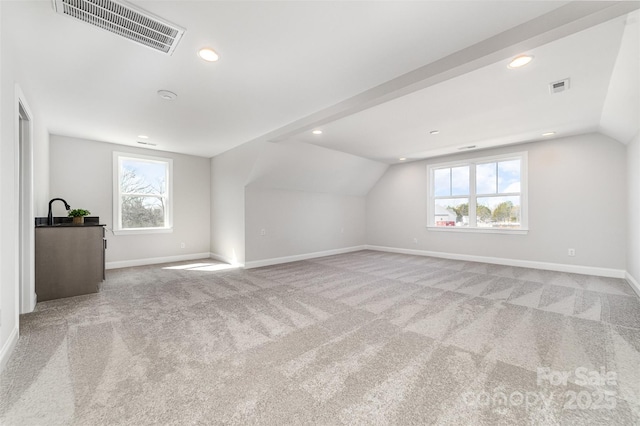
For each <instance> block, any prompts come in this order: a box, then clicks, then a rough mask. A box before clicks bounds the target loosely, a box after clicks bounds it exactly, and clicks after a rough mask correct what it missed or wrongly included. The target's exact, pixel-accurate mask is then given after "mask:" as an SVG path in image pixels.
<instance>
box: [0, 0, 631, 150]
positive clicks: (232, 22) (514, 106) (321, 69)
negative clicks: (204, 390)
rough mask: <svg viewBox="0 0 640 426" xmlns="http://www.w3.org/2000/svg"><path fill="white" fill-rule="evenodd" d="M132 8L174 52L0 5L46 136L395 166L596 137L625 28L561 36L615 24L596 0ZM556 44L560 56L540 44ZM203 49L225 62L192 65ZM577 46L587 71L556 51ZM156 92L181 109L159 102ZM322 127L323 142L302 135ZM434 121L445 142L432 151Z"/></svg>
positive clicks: (19, 5) (32, 8) (41, 9)
mask: <svg viewBox="0 0 640 426" xmlns="http://www.w3.org/2000/svg"><path fill="white" fill-rule="evenodd" d="M134 3H135V4H136V5H137V6H139V7H141V8H143V9H146V10H148V11H150V12H152V13H154V14H156V15H158V16H160V17H162V18H165V19H167V20H169V21H172V22H174V23H175V24H177V25H180V26H182V27H184V28H186V33H185V35H184V37H183V39H182V40H181V41H180V44H179V45H178V47H177V49H176V51H175V53H174V54H173V56H167V55H164V54H161V53H158V52H155V51H153V50H151V49H148V48H145V47H142V46H139V45H137V44H134V43H132V42H130V41H128V40H125V39H121V38H119V37H118V36H115V35H113V34H110V33H108V32H105V31H102V30H99V29H97V28H94V27H92V26H90V25H87V24H84V23H80V22H76V21H74V20H72V19H70V18H67V17H64V16H60V15H57V14H55V13H54V11H53V8H52V6H51V2H50V1H45V0H43V1H28V0H23V1H19V2H2V6H1V7H2V26H1V30H2V32H3V34H2V40H3V49H5V48H6V46H7V45H9V47H10V48H12V51H11V52H9V53H7V54H10V55H11V57H10V58H11V60H12V61H14V66H15V67H16V69H17V70H18V71H19V72H18V74H19V75H20V78H21V79H22V80H23V83H24V85H25V86H27V87H28V88H29V92H28V94H31V98H30V99H28V100H29V103H30V104H31V105H32V107H33V108H34V109H35V110H36V111H37V113H38V118H39V119H40V120H43V121H44V122H45V124H46V126H47V127H48V129H49V131H50V132H51V133H54V134H60V135H68V136H75V137H82V138H87V139H93V140H98V141H106V142H114V143H121V144H129V145H136V140H137V138H136V136H137V135H139V134H146V135H149V136H150V139H149V141H150V142H152V143H156V144H157V149H161V150H167V151H175V152H182V153H187V154H193V155H200V156H205V157H210V156H214V155H217V154H219V153H221V152H224V151H226V150H228V149H231V148H233V147H235V146H238V145H240V144H243V143H245V142H248V141H252V140H257V139H264V140H273V139H279V140H302V141H309V142H312V143H319V144H320V145H322V146H326V147H329V148H333V149H336V150H340V151H345V152H351V153H354V154H357V155H360V156H363V157H368V158H372V159H378V160H383V161H386V162H393V161H395V160H396V159H397V157H399V156H411V155H418V154H419V153H420V152H421V151H433V150H438V149H444V148H446V146H447V145H448V144H453V145H459V144H467V142H474V143H475V142H478V143H482V142H483V141H485V142H486V143H489V142H487V141H491V143H511V142H513V141H514V139H522V138H527V137H531V135H533V134H535V133H537V132H539V131H540V130H541V129H542V128H544V129H545V130H546V129H548V128H551V127H553V129H552V130H556V131H559V132H560V131H561V132H576V131H584V130H585V129H587V128H589V129H592V128H594V126H596V127H597V123H595V122H594V120H595V119H594V117H596V116H598V114H600V111H601V109H602V104H603V102H604V96H605V94H606V86H607V81H608V80H607V78H608V76H610V75H611V72H612V69H613V63H614V62H615V58H616V54H617V45H615V43H616V42H617V43H618V45H619V43H620V39H621V34H622V30H621V29H620V28H622V27H623V24H622V21H621V20H619V21H620V22H612V23H610V24H605V25H604V26H603V28H605V27H606V28H605V29H604V30H600V28H594V29H593V30H590V31H589V32H591V31H593V32H594V33H593V34H588V33H589V32H585V33H583V34H575V35H573V36H570V37H569V38H568V39H566V40H562V36H563V35H566V34H570V33H572V32H575V31H577V30H579V29H581V28H580V26H582V27H586V26H588V25H593V23H594V22H593V21H594V20H595V21H598V20H600V22H604V21H605V20H607V19H609V18H611V17H612V16H609V15H607V13H608V12H607V13H604V12H599V9H604V8H605V6H603V5H602V4H601V3H578V4H576V3H574V4H569V5H567V6H564V5H565V4H567V3H568V2H555V1H549V2H535V1H532V2H519V1H497V2H487V1H480V2H478V1H470V2H451V1H439V2H438V1H424V2H420V1H410V2H391V1H389V2H383V1H371V2H370V1H353V2H346V1H342V2H331V1H321V2H306V1H288V2H272V1H259V2H244V1H236V2H232V1H229V2H221V1H220V2H219V1H193V2H192V1H136V2H134ZM632 3H635V6H634V7H637V2H632ZM610 4H612V5H615V3H610ZM563 6H564V7H563ZM607 7H608V6H607ZM626 7H627V8H628V6H626ZM614 8H615V6H612V7H608V10H611V9H614ZM611 14H612V15H615V14H616V12H612V13H611ZM611 14H610V15H611ZM617 14H618V15H619V14H620V13H617ZM585 16H586V17H587V18H585ZM592 17H595V18H594V19H591V18H592ZM590 19H591V20H590ZM532 22H533V23H532ZM595 23H597V22H595ZM558 28H560V30H558ZM505 31H507V33H504V32H505ZM598 31H600V32H598ZM501 33H502V34H501ZM499 34H500V36H499V37H495V36H497V35H499ZM492 37H493V38H492ZM545 37H546V38H545ZM553 39H558V41H557V42H553V43H554V44H555V43H560V44H561V45H559V46H557V47H556V46H554V45H553V44H549V45H544V43H546V42H549V41H551V40H553ZM501 43H502V44H501ZM204 46H210V47H213V48H214V49H216V50H217V52H218V53H219V54H220V56H221V59H220V61H218V62H216V63H205V62H203V61H201V60H200V59H199V58H198V57H197V56H196V51H197V50H198V49H199V48H200V47H204ZM526 46H536V49H530V50H532V51H533V52H534V54H535V55H536V59H535V61H534V62H533V63H532V64H531V65H529V66H528V67H527V68H525V69H523V70H519V71H518V73H515V72H513V71H510V70H506V68H505V66H504V63H503V62H500V61H503V60H504V58H506V56H505V55H506V54H509V55H510V54H512V53H513V54H515V53H517V52H518V49H522V48H524V47H526ZM585 47H587V48H590V49H591V51H590V55H587V56H591V58H581V59H580V63H581V64H583V65H580V64H578V65H576V64H574V63H572V62H571V60H570V59H571V58H568V57H567V56H566V55H565V54H563V52H562V49H569V50H573V49H578V48H579V49H584V48H585ZM460 51H462V52H464V55H460V54H457V53H456V52H460ZM594 52H598V55H597V56H596V55H594V54H593V53H594ZM497 54H499V55H502V56H500V61H498V63H495V64H493V65H491V63H492V62H496V61H497V59H498V58H497V56H496V55H497ZM474 58H475V59H474ZM478 58H480V59H478ZM483 58H484V60H483ZM463 59H464V60H465V61H466V63H465V64H464V65H461V62H460V61H462V60H463ZM447 61H448V62H447ZM455 61H459V62H458V63H456V62H455ZM434 64H436V65H438V64H445V65H446V64H450V66H449V67H448V68H446V67H444V68H442V69H440V68H438V66H439V65H438V66H436V65H434ZM451 64H452V65H451ZM587 64H588V68H586V67H587ZM432 65H434V66H432ZM454 65H455V66H454ZM430 67H431V68H430ZM581 67H585V68H581ZM414 70H418V71H419V72H418V71H414ZM451 70H454V71H455V72H453V73H452V74H451V75H449V74H447V72H448V71H451ZM423 71H424V72H427V71H428V72H431V74H430V76H431V77H434V76H436V77H437V76H439V80H441V81H436V80H438V79H436V80H433V78H432V80H429V79H427V78H426V77H425V76H426V74H424V72H423ZM463 71H464V72H466V71H470V73H469V74H465V75H462V74H463ZM526 76H530V77H531V80H527V79H525V77H526ZM567 76H568V77H571V78H572V85H573V87H572V89H571V91H570V92H567V93H566V94H562V95H560V96H564V95H568V96H565V99H567V98H570V99H571V101H570V102H569V101H567V102H566V103H565V100H564V99H562V98H555V97H554V98H553V99H554V101H553V102H555V104H553V107H552V108H549V103H548V99H550V98H549V96H548V95H547V93H544V91H545V89H546V88H545V87H543V86H545V85H546V84H547V83H549V82H550V81H553V80H554V79H559V78H564V77H567ZM450 77H455V78H454V79H449V80H448V78H450ZM434 82H435V83H438V84H434ZM534 83H535V84H534ZM538 86H540V87H538ZM587 86H588V87H589V90H588V91H587V90H586V89H585V87H587ZM424 87H427V88H426V89H424V90H422V91H420V92H417V93H415V94H412V95H410V96H407V97H406V98H397V99H396V100H392V101H391V102H389V103H388V104H381V102H382V101H383V100H386V99H387V98H390V99H391V98H393V97H397V96H399V94H401V92H402V91H404V93H403V94H406V93H409V92H410V91H412V90H415V89H417V88H420V89H423V88H424ZM159 89H167V90H171V91H173V92H175V93H177V94H178V99H177V100H176V101H174V102H167V101H163V100H161V99H160V98H159V97H158V96H157V95H156V92H157V90H159ZM520 91H522V93H523V94H524V95H526V96H518V95H517V93H520ZM543 98H544V99H543ZM560 99H562V100H560ZM376 104H379V105H378V106H375V105H376ZM567 105H572V106H575V107H577V108H576V110H575V111H574V112H571V111H572V110H571V108H567ZM368 106H374V108H372V109H370V110H366V107H368ZM336 111H338V112H339V114H336ZM352 113H355V114H354V115H352V116H350V117H349V115H350V114H352ZM527 116H528V117H529V118H530V119H531V120H530V121H527V120H525V119H524V117H527ZM328 117H329V118H332V119H331V120H328ZM533 118H535V120H534V119H533ZM334 120H337V121H334ZM330 121H334V122H333V123H330ZM319 123H321V124H322V125H323V129H325V134H323V135H322V140H321V141H318V139H311V138H309V135H308V130H309V129H310V128H313V127H315V126H317V125H318V124H319ZM594 123H595V124H594ZM433 126H436V127H437V128H439V130H441V131H442V133H441V135H439V136H441V138H440V139H439V140H438V142H436V143H435V145H426V146H425V140H424V138H423V137H422V135H423V131H424V130H431V128H432V127H433ZM563 126H564V127H563ZM302 131H304V132H307V133H306V134H305V133H301V132H302ZM429 143H431V141H430V140H429ZM423 154H424V153H423Z"/></svg>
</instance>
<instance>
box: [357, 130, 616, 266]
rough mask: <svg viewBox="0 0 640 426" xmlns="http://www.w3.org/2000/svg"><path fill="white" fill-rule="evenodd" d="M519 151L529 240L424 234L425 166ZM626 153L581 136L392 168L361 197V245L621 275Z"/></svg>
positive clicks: (608, 143) (602, 139) (610, 141)
mask: <svg viewBox="0 0 640 426" xmlns="http://www.w3.org/2000/svg"><path fill="white" fill-rule="evenodd" d="M519 151H527V152H528V153H529V228H530V231H529V233H528V235H503V234H472V233H446V232H438V231H427V230H426V220H427V219H426V216H427V210H426V209H427V201H426V197H427V179H426V177H427V173H426V168H427V164H430V163H440V162H445V161H451V160H453V159H460V158H473V157H481V156H487V155H492V154H502V153H509V152H519ZM625 153H626V150H625V146H624V145H623V144H621V143H619V142H617V141H615V140H613V139H610V138H608V137H606V136H603V135H600V134H587V135H580V136H575V137H568V138H560V139H554V140H549V141H544V142H537V143H529V144H523V145H518V146H511V147H506V148H501V149H493V150H487V151H481V152H473V153H465V154H459V155H454V156H447V157H442V158H436V159H430V160H428V161H417V162H413V163H409V164H401V165H396V166H393V167H391V168H390V169H389V170H388V171H387V173H386V174H385V175H384V176H383V177H382V178H381V179H380V181H379V182H378V184H377V185H376V186H375V187H374V188H373V189H372V190H371V192H370V193H369V195H368V196H367V242H368V244H371V245H379V246H388V247H395V248H403V249H416V250H425V251H434V252H442V253H454V254H462V255H473V256H485V257H495V258H503V259H516V260H526V261H535V262H547V263H557V264H568V265H584V266H590V267H601V268H612V269H617V270H624V269H625V243H626V228H627V225H626V220H627V219H626V216H627V209H626V205H627V203H626V197H627V191H626V167H627V164H626V159H625ZM414 238H417V239H418V243H417V244H415V243H414V241H413V239H414ZM568 248H574V249H575V250H576V256H575V257H569V256H567V249H568Z"/></svg>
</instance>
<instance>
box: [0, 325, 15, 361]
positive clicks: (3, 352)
mask: <svg viewBox="0 0 640 426" xmlns="http://www.w3.org/2000/svg"><path fill="white" fill-rule="evenodd" d="M18 330H19V328H18V325H17V324H16V326H15V327H14V328H13V331H12V332H11V334H10V335H9V339H8V340H7V341H6V342H5V344H4V346H2V349H0V373H2V371H3V370H4V367H6V365H7V363H8V362H9V358H10V357H11V354H12V353H13V350H14V349H15V347H16V344H17V343H18V338H19V337H20V332H19V331H18Z"/></svg>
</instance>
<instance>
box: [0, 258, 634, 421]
mask: <svg viewBox="0 0 640 426" xmlns="http://www.w3.org/2000/svg"><path fill="white" fill-rule="evenodd" d="M221 267H222V266H221V265H220V264H216V263H215V262H212V261H209V260H203V261H198V262H182V263H178V264H172V265H155V266H146V267H137V268H127V269H120V270H113V271H108V275H107V281H106V282H105V284H104V287H103V291H102V292H100V293H99V294H94V295H87V296H81V297H75V298H69V299H62V300H55V301H49V302H43V303H40V304H38V306H37V309H36V312H34V313H31V314H28V315H24V316H22V317H21V330H20V332H21V337H20V340H19V342H18V345H17V348H16V350H15V352H14V354H13V356H12V358H11V360H10V361H9V364H8V366H7V368H6V369H5V371H4V372H3V373H2V374H1V375H0V424H2V425H82V426H86V425H151V424H162V425H164V424H166V425H183V424H184V425H200V424H202V425H205V424H229V425H232V424H238V425H246V424H263V425H285V424H291V425H294V424H295V425H300V424H319V425H334V424H363V425H384V424H397V425H419V424H420V425H422V424H443V425H474V424H478V425H500V424H504V425H507V424H508V425H511V424H522V425H528V424H532V425H533V424H536V425H537V424H545V425H546V424H564V425H580V424H584V425H587V424H590V425H592V424H606V425H617V424H620V425H631V424H636V425H637V424H640V301H639V299H638V297H637V296H636V295H635V294H634V293H633V291H632V290H631V288H630V287H629V286H628V284H627V283H626V281H624V280H619V279H611V278H598V277H591V276H585V275H574V274H566V273H556V272H548V271H540V270H532V269H523V268H514V267H506V266H496V265H488V264H481V263H471V262H463V261H453V260H444V259H435V258H429V257H418V256H408V255H400V254H390V253H382V252H375V251H361V252H356V253H350V254H344V255H337V256H331V257H325V258H319V259H314V260H309V261H302V262H296V263H290V264H285V265H277V266H272V267H265V268H260V269H254V270H247V271H245V270H236V269H220V268H221Z"/></svg>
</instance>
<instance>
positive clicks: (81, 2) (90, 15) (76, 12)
mask: <svg viewBox="0 0 640 426" xmlns="http://www.w3.org/2000/svg"><path fill="white" fill-rule="evenodd" d="M53 8H54V9H55V11H56V12H57V13H59V14H61V15H67V16H70V17H72V18H75V19H78V20H80V21H83V22H86V23H88V24H91V25H94V26H96V27H100V28H102V29H104V30H107V31H110V32H112V33H115V34H118V35H119V36H122V37H124V38H127V39H129V40H131V41H134V42H136V43H139V44H142V45H144V46H147V47H150V48H152V49H154V50H158V51H160V52H164V53H167V54H169V55H171V54H172V53H173V51H174V50H175V48H176V46H177V45H178V42H179V41H180V39H181V38H182V35H183V34H184V31H185V30H184V28H180V27H178V26H177V25H174V24H172V23H170V22H168V21H165V20H164V19H161V18H159V17H157V16H154V15H152V14H150V13H149V12H147V11H145V10H142V9H139V8H137V7H135V6H133V5H130V4H127V3H125V2H123V1H114V0H53Z"/></svg>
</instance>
